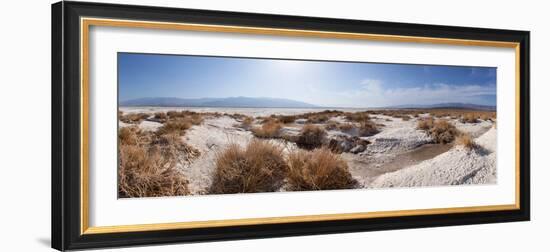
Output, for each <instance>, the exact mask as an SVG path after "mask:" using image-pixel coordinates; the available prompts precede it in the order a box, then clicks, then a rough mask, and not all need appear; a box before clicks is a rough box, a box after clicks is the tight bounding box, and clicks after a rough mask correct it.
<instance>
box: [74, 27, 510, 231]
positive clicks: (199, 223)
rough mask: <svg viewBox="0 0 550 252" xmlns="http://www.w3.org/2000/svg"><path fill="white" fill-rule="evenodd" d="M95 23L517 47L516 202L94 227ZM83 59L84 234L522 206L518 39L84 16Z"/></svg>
mask: <svg viewBox="0 0 550 252" xmlns="http://www.w3.org/2000/svg"><path fill="white" fill-rule="evenodd" d="M90 26H107V27H128V28H144V29H164V30H184V31H200V32H222V33H240V34H256V35H273V36H292V37H315V38H327V39H354V40H369V41H385V42H408V43H430V44H445V45H460V46H487V47H504V48H514V49H515V56H516V62H515V64H516V73H515V75H516V80H515V82H516V103H515V104H516V163H515V166H516V167H515V168H516V169H515V171H516V172H515V173H516V188H515V204H510V205H490V206H474V207H453V208H433V209H415V210H397V211H378V212H362V213H341V214H321V215H301V216H283V217H266V218H248V219H228V220H209V221H191V222H172V223H156V224H133V225H121V226H97V227H90V225H89V210H90V209H89V198H88V197H89V166H88V165H89V149H88V145H89V128H88V127H89V78H90V76H89V31H90ZM80 28H81V29H80V38H81V40H80V43H81V47H80V56H81V57H80V58H81V64H80V66H81V69H80V70H81V144H82V146H81V167H80V168H81V171H80V174H81V177H80V179H81V181H80V184H81V189H80V196H81V197H80V198H81V202H80V209H81V211H80V212H81V220H80V224H81V225H80V227H81V228H80V233H81V234H83V235H85V234H103V233H119V232H139V231H158V230H171V229H190V228H207V227H227V226H238V225H261V224H281V223H291V222H313V221H329V220H350V219H367V218H384V217H396V216H415V215H434V214H452V213H470V212H490V211H502V210H517V209H520V205H519V203H520V194H519V191H520V180H519V175H520V169H519V168H520V163H519V158H520V154H519V153H520V142H519V141H520V121H519V116H520V110H519V104H520V97H519V88H520V76H519V74H520V68H519V64H520V50H519V43H516V42H502V41H487V40H467V39H452V38H433V37H416V36H398V35H382V34H366V33H347V32H328V31H317V30H295V29H277V28H262V27H248V26H226V25H206V24H194V23H170V22H152V21H137V20H121V19H100V18H81V19H80Z"/></svg>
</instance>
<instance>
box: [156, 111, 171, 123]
mask: <svg viewBox="0 0 550 252" xmlns="http://www.w3.org/2000/svg"><path fill="white" fill-rule="evenodd" d="M153 119H154V120H155V121H157V122H159V123H165V122H166V120H168V115H166V113H164V112H157V113H155V115H154V116H153Z"/></svg>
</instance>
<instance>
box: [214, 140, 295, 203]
mask: <svg viewBox="0 0 550 252" xmlns="http://www.w3.org/2000/svg"><path fill="white" fill-rule="evenodd" d="M286 171H287V164H286V162H285V160H284V158H283V150H282V148H280V147H278V146H276V145H274V144H272V143H269V142H267V141H262V140H252V141H251V142H250V143H249V144H248V145H247V146H246V147H245V148H241V147H240V146H239V145H236V144H232V145H230V146H228V147H227V148H226V149H225V150H224V151H223V152H221V153H219V154H218V156H217V160H216V170H215V172H214V178H213V181H212V184H211V186H210V188H209V192H210V193H214V194H221V193H252V192H273V191H276V190H278V189H279V188H280V187H281V185H282V184H283V180H284V178H285V174H286Z"/></svg>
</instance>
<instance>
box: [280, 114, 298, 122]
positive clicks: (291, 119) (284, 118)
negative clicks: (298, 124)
mask: <svg viewBox="0 0 550 252" xmlns="http://www.w3.org/2000/svg"><path fill="white" fill-rule="evenodd" d="M277 119H278V120H279V122H282V123H284V124H287V123H293V122H294V121H296V116H293V115H286V116H285V115H283V116H278V117H277Z"/></svg>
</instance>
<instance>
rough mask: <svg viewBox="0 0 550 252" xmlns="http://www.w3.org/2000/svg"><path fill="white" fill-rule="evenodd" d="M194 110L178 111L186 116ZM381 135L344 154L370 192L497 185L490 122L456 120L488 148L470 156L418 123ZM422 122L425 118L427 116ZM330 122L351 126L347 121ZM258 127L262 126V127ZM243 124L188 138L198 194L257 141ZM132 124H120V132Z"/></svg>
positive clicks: (255, 112)
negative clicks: (223, 158)
mask: <svg viewBox="0 0 550 252" xmlns="http://www.w3.org/2000/svg"><path fill="white" fill-rule="evenodd" d="M186 109H188V108H178V109H177V110H186ZM121 110H122V111H123V112H125V113H135V112H148V113H153V112H159V111H170V110H174V108H150V107H149V108H121ZM190 110H193V111H197V112H221V113H224V112H225V113H230V114H231V113H241V114H246V115H249V116H265V115H270V114H300V113H305V112H313V111H319V110H311V109H246V108H245V109H241V108H238V109H220V108H217V109H213V108H193V109H190ZM371 117H372V121H373V122H375V123H377V124H379V126H380V129H381V131H380V133H378V134H376V135H373V136H369V137H361V138H362V139H365V140H368V141H369V142H371V143H370V144H369V145H367V148H366V149H365V150H364V151H362V152H360V153H357V154H352V153H343V154H341V157H342V158H343V159H344V160H346V161H347V163H348V166H349V170H350V173H351V174H352V176H353V177H354V178H355V179H357V180H358V181H359V182H360V184H361V185H362V187H365V188H387V187H414V186H438V185H454V184H479V183H495V182H496V152H495V149H496V129H495V128H493V127H492V125H493V123H492V122H490V121H481V122H480V123H475V124H470V123H461V122H459V121H458V120H450V122H451V123H453V124H454V125H455V126H456V127H457V128H458V129H459V130H461V131H463V132H467V133H470V134H471V135H472V136H473V137H475V138H476V139H475V141H476V143H477V144H479V145H480V146H481V147H482V148H481V149H480V150H477V151H471V150H467V149H465V148H463V147H459V146H453V145H450V144H448V145H441V144H430V142H432V139H431V137H430V136H429V135H428V134H426V133H425V132H424V131H422V130H418V129H416V125H417V122H418V118H411V119H410V120H408V121H405V120H402V119H400V118H393V117H390V116H385V115H373V116H371ZM421 117H422V115H421ZM330 120H332V121H337V122H340V123H346V122H347V120H346V119H345V118H343V117H333V118H331V119H330ZM256 123H258V122H256ZM238 124H239V122H238V121H237V120H235V119H233V118H231V117H229V116H221V117H214V116H211V117H205V120H204V122H203V123H202V124H201V125H194V126H192V127H191V128H190V129H189V130H187V132H186V134H185V135H184V136H183V137H182V138H183V140H184V142H186V143H187V144H189V145H191V146H193V147H195V148H197V149H198V150H199V151H200V152H201V155H200V156H199V157H198V158H197V159H195V160H193V161H192V162H190V163H189V162H182V163H180V164H179V167H180V168H181V169H182V171H183V172H184V174H185V175H186V176H187V178H188V180H189V189H190V190H191V193H192V194H204V193H206V190H207V188H208V186H209V185H210V184H211V182H212V175H213V172H214V169H215V160H216V155H218V154H219V153H220V152H221V151H223V150H224V149H225V147H227V146H228V145H229V144H231V143H235V144H239V145H241V146H245V145H246V144H247V143H248V142H249V141H250V140H251V139H253V138H254V137H253V136H252V134H251V133H250V131H247V130H244V129H241V128H239V127H237V125H238ZM128 125H129V124H125V123H122V122H119V127H126V126H128ZM160 126H162V124H160V123H156V122H151V121H143V122H141V123H140V124H139V127H140V128H142V129H144V130H151V131H154V130H156V129H157V128H158V127H160ZM257 126H259V125H257ZM303 126H304V124H301V123H298V122H296V123H293V124H289V125H286V126H285V127H284V128H283V129H282V131H283V133H284V134H290V135H295V134H298V133H299V132H300V130H301V128H302V127H303ZM337 135H348V134H346V133H343V132H340V131H328V136H329V138H330V137H336V136H337ZM270 141H272V142H274V143H277V144H281V146H283V147H284V148H285V150H286V151H289V150H292V149H294V148H296V146H295V144H293V143H286V142H285V141H283V140H270Z"/></svg>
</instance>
